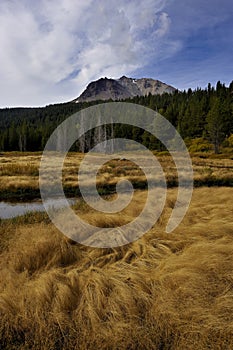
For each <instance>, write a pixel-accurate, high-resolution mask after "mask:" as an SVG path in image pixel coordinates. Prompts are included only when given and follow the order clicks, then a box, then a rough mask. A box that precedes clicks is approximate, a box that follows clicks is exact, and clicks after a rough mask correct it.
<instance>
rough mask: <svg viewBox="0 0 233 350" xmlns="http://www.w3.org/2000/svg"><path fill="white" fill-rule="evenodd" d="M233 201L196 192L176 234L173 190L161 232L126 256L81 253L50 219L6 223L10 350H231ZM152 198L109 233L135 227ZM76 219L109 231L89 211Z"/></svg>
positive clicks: (1, 245) (2, 289)
mask: <svg viewBox="0 0 233 350" xmlns="http://www.w3.org/2000/svg"><path fill="white" fill-rule="evenodd" d="M232 196H233V188H224V187H222V188H215V187H212V188H205V187H203V188H197V189H195V190H194V193H193V199H192V202H191V206H190V208H189V211H188V213H187V215H186V216H185V218H184V220H183V222H182V223H181V224H180V226H179V227H178V228H177V229H176V231H175V232H174V233H172V234H166V233H165V226H166V223H167V221H168V218H169V216H170V214H171V211H172V208H173V206H174V203H175V199H176V189H169V190H168V197H167V201H166V207H165V209H164V211H163V214H162V216H161V218H160V219H159V221H158V223H157V224H156V225H155V226H154V227H153V228H152V229H151V230H150V231H149V232H148V233H147V234H145V235H144V236H143V237H142V238H141V239H139V240H138V241H136V242H134V243H132V244H129V245H127V246H124V247H121V248H116V249H92V248H88V247H84V246H81V245H78V244H73V242H69V241H68V240H67V239H66V238H65V237H64V236H63V235H62V234H61V233H60V232H58V231H57V230H56V229H55V227H54V226H53V225H52V224H51V223H50V222H49V220H48V218H47V216H46V214H43V213H35V214H28V215H26V216H24V217H19V218H15V219H11V220H3V221H2V222H1V225H0V251H1V255H0V265H1V268H0V281H1V282H0V347H1V349H9V350H12V349H15V350H16V349H17V350H18V349H19V350H27V349H28V350H29V349H33V350H34V349H35V350H36V349H38V350H39V349H44V350H50V349H51V350H52V349H59V350H60V349H64V350H66V349H67V350H68V349H69V350H70V349H77V350H78V349H82V350H85V349H106V350H107V349H109V350H110V349H116V350H121V349H135V350H136V349H139V350H140V349H143V350H145V349H146V350H152V349H172V350H193V349H200V350H201V349H203V350H205V349H206V350H207V349H216V350H218V349H219V350H220V349H221V350H225V349H229V350H231V349H232V348H233V322H232V308H233V275H232V270H233V259H232V251H233V223H232V212H233V201H232ZM145 198H146V193H145V192H141V191H138V192H136V194H135V198H134V206H133V207H129V208H128V209H127V211H125V212H124V215H122V214H121V215H120V216H119V215H117V214H116V215H113V214H111V215H110V216H108V217H107V216H106V217H105V218H104V223H106V222H107V221H108V220H109V222H111V225H112V226H114V225H116V226H117V225H119V224H120V223H124V222H125V220H126V221H127V220H130V219H131V220H132V219H133V217H135V215H137V214H138V212H137V211H138V210H139V209H140V207H141V205H142V203H143V201H144V199H145ZM135 208H136V209H135ZM75 210H76V211H77V213H78V214H79V215H80V216H82V217H83V218H85V220H87V221H89V222H92V223H94V224H99V225H100V226H101V225H103V217H101V216H98V215H93V212H90V211H89V209H88V208H87V207H86V205H85V203H82V202H81V201H80V202H79V203H78V204H77V205H76V206H75ZM106 215H107V214H106Z"/></svg>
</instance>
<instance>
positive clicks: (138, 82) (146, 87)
mask: <svg viewBox="0 0 233 350" xmlns="http://www.w3.org/2000/svg"><path fill="white" fill-rule="evenodd" d="M174 91H176V89H175V88H174V87H173V86H170V85H167V84H165V83H163V82H161V81H159V80H154V79H151V78H141V79H133V78H127V77H126V76H122V77H121V78H120V79H109V78H100V79H98V80H96V81H92V82H91V83H90V84H89V85H88V86H87V88H86V89H85V90H84V91H83V93H82V94H81V95H80V96H79V97H78V98H76V99H75V100H73V102H77V103H78V102H89V101H95V100H109V99H112V100H113V101H116V100H121V99H125V98H130V97H134V96H146V95H148V94H149V93H151V94H152V95H161V94H163V93H165V92H167V93H173V92H174Z"/></svg>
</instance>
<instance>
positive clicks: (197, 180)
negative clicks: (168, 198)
mask: <svg viewBox="0 0 233 350" xmlns="http://www.w3.org/2000/svg"><path fill="white" fill-rule="evenodd" d="M155 155H156V157H157V159H158V161H159V162H160V164H161V166H162V168H163V171H164V173H165V176H166V181H167V185H168V187H175V186H177V183H178V180H177V171H176V166H175V164H174V162H173V160H172V157H171V156H170V155H169V153H166V152H161V153H157V154H156V153H155ZM82 159H83V154H82V153H68V155H67V157H66V158H65V162H64V167H63V187H64V191H65V193H66V194H67V195H68V196H73V195H78V194H79V189H78V169H79V165H80V162H81V161H82ZM191 159H192V164H193V170H194V186H195V187H199V186H233V154H232V153H231V154H225V155H224V154H220V155H214V154H212V153H209V154H208V153H201V152H200V153H194V154H193V155H191ZM40 160H41V153H20V152H18V153H17V152H9V153H2V154H1V155H0V197H1V198H2V199H12V200H14V199H18V200H24V199H33V198H38V197H39V196H40V193H39V166H40ZM123 177H124V178H125V179H128V180H129V181H130V182H132V184H133V185H134V187H135V188H137V189H145V188H146V184H147V181H146V178H145V174H144V173H143V172H142V170H141V169H140V168H139V167H138V166H137V165H135V164H133V163H132V162H130V161H127V160H124V159H123V160H122V159H113V160H111V161H109V162H107V163H106V164H104V166H102V168H101V169H100V171H99V173H98V177H97V186H98V188H99V191H100V193H102V194H109V193H114V192H115V185H116V183H117V182H118V181H119V179H121V178H123Z"/></svg>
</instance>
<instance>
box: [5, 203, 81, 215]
mask: <svg viewBox="0 0 233 350" xmlns="http://www.w3.org/2000/svg"><path fill="white" fill-rule="evenodd" d="M67 201H68V202H69V203H70V204H74V203H75V202H76V200H75V199H74V198H69V199H67ZM46 203H47V204H48V205H49V206H51V207H55V208H58V209H59V208H62V207H64V206H65V199H64V198H55V199H50V200H47V201H46ZM32 211H34V212H36V211H42V212H43V211H45V209H44V206H43V203H42V202H41V201H33V202H27V203H19V202H18V203H17V202H16V203H9V202H0V219H10V218H14V217H16V216H21V215H24V214H27V213H29V212H32Z"/></svg>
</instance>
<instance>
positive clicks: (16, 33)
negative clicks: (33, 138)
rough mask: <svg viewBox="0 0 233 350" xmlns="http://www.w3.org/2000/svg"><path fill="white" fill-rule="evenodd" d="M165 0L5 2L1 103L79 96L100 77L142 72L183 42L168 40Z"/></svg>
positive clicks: (0, 13) (1, 9)
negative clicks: (91, 82)
mask: <svg viewBox="0 0 233 350" xmlns="http://www.w3.org/2000/svg"><path fill="white" fill-rule="evenodd" d="M166 4H167V0H144V1H143V2H142V1H141V0H134V1H132V0H128V1H125V0H118V1H116V0H108V1H106V0H98V1H96V0H56V1H55V0H38V1H35V2H32V1H30V0H22V1H20V2H19V1H18V0H2V1H1V3H0V23H1V26H0V48H1V51H0V62H1V64H0V75H1V82H0V106H2V107H4V106H36V105H45V104H48V103H54V102H62V101H67V100H70V99H71V98H75V97H77V96H78V95H79V94H80V93H81V91H82V90H83V89H84V88H85V86H86V85H87V84H88V83H89V82H90V81H91V80H95V79H98V78H99V77H101V76H108V77H113V78H116V77H120V76H121V75H123V74H131V73H132V72H134V71H136V70H137V69H142V68H143V67H144V66H146V65H148V64H150V63H151V62H152V61H153V60H156V59H159V58H160V57H162V56H165V57H169V56H170V55H172V54H173V53H174V52H176V51H177V49H178V48H179V45H180V43H179V42H178V41H177V42H176V41H175V40H170V41H169V39H168V36H167V35H168V33H169V29H170V24H171V20H170V18H169V16H168V14H167V13H166V12H165V11H164V8H165V6H166Z"/></svg>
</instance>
